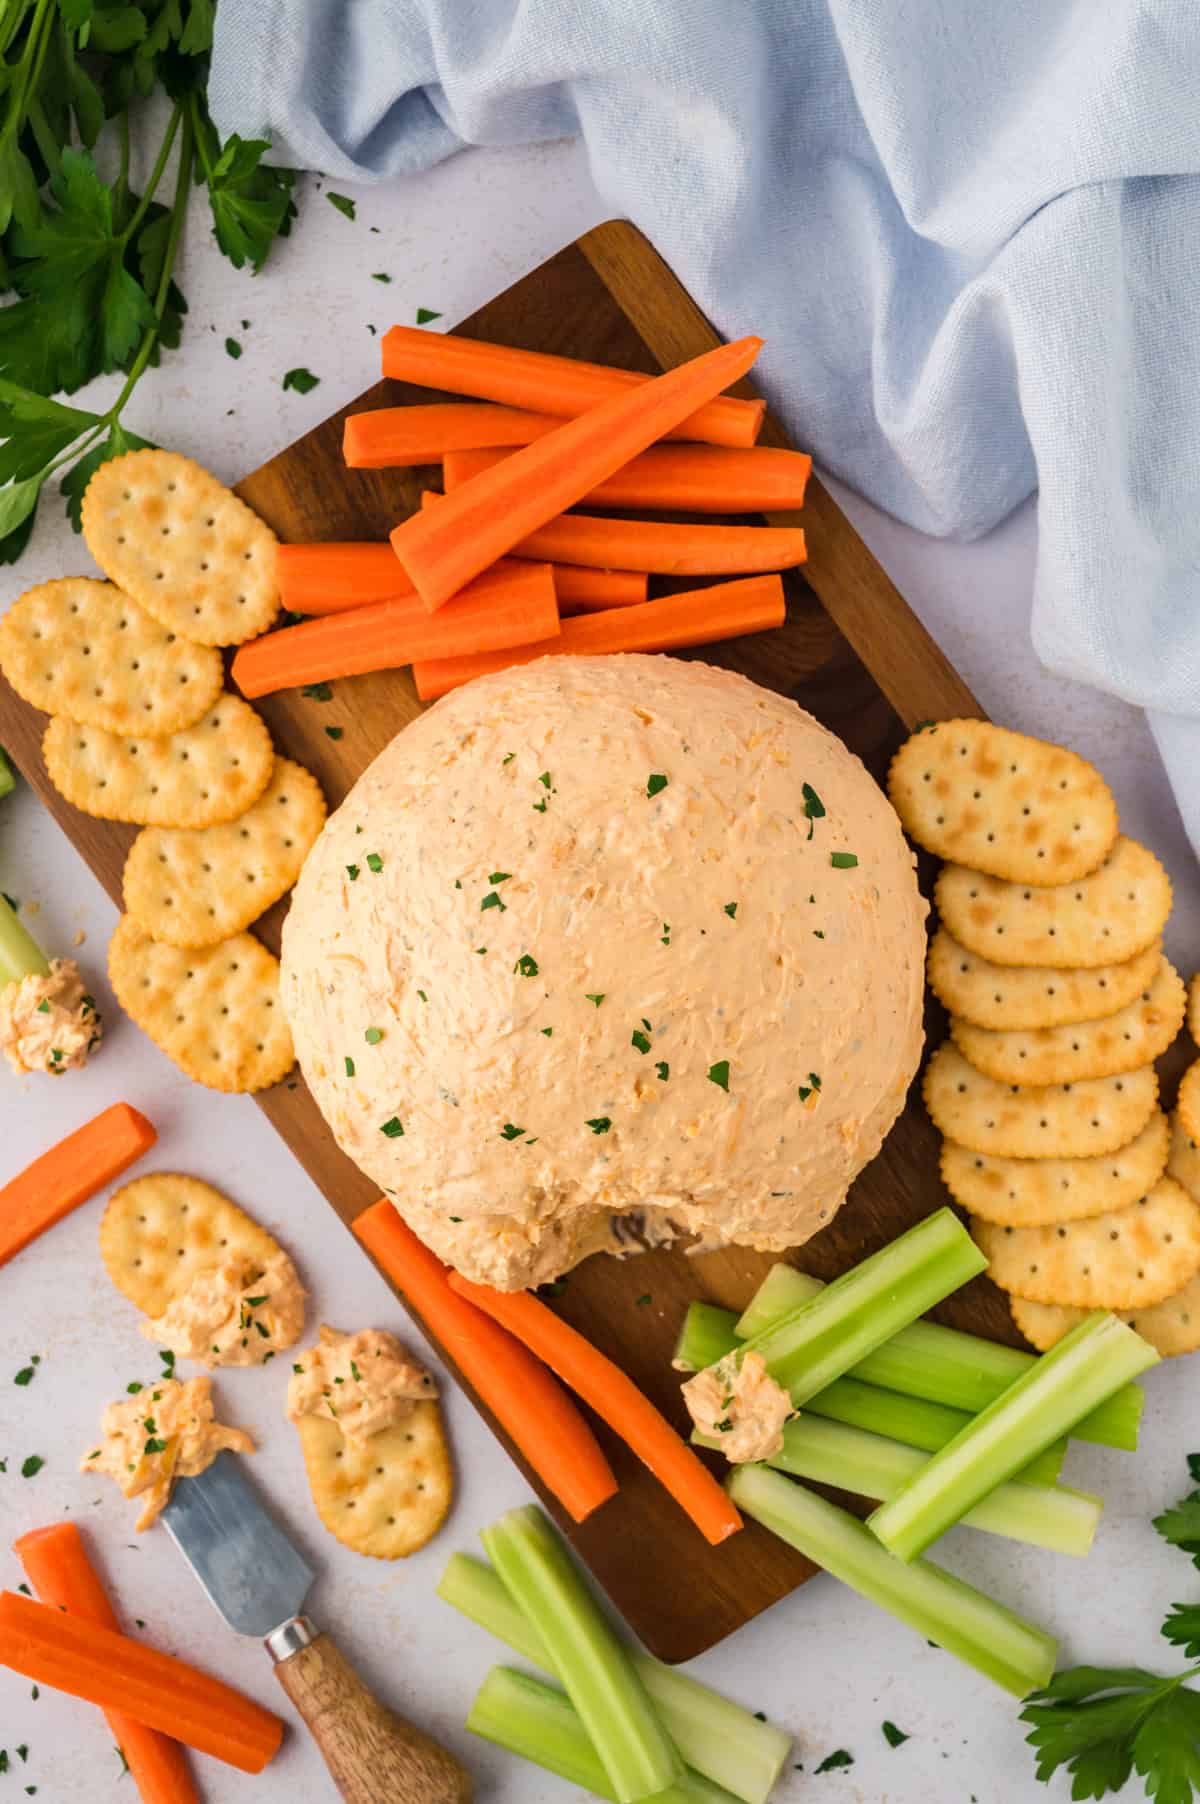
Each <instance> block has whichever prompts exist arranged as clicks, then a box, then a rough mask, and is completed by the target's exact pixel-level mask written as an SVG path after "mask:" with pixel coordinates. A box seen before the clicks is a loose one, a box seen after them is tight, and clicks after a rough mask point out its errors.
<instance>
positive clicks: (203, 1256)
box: [100, 1171, 282, 1316]
mask: <svg viewBox="0 0 1200 1804" xmlns="http://www.w3.org/2000/svg"><path fill="white" fill-rule="evenodd" d="M281 1251H282V1249H281V1247H280V1245H279V1242H278V1241H277V1240H275V1239H274V1237H273V1236H272V1235H270V1234H268V1233H267V1230H266V1229H265V1228H260V1227H259V1225H258V1223H257V1222H256V1221H254V1220H252V1219H251V1217H250V1216H249V1215H247V1214H246V1212H245V1210H244V1209H239V1208H238V1206H237V1204H236V1203H232V1202H230V1200H229V1198H228V1197H227V1196H222V1194H221V1192H220V1191H219V1190H214V1188H213V1186H212V1185H211V1184H206V1183H204V1182H203V1180H202V1179H200V1178H189V1177H185V1176H183V1174H182V1173H180V1172H176V1171H153V1172H150V1173H149V1174H148V1175H147V1176H146V1177H143V1178H134V1179H133V1181H132V1182H131V1183H128V1184H122V1186H121V1188H120V1189H119V1190H115V1191H114V1192H113V1194H112V1196H111V1197H110V1198H109V1200H108V1206H107V1208H106V1209H105V1211H104V1214H103V1216H102V1217H101V1219H100V1257H101V1258H102V1259H103V1261H104V1266H105V1270H106V1271H107V1272H108V1275H109V1277H110V1278H111V1279H112V1281H113V1283H114V1284H115V1285H116V1287H117V1289H118V1290H119V1291H120V1292H121V1295H122V1296H124V1297H128V1298H129V1301H130V1302H131V1303H132V1304H133V1305H134V1307H135V1309H140V1310H142V1312H143V1313H144V1314H145V1315H149V1316H158V1315H162V1313H163V1311H164V1310H165V1309H166V1308H167V1306H168V1305H169V1304H170V1303H173V1302H174V1301H175V1299H176V1298H177V1297H180V1296H182V1295H183V1293H184V1291H186V1290H187V1289H188V1288H189V1287H190V1285H191V1283H192V1280H193V1279H194V1278H195V1277H196V1275H197V1273H199V1272H202V1271H209V1270H211V1268H212V1267H213V1266H215V1265H220V1264H222V1263H223V1262H224V1261H225V1260H227V1259H237V1258H245V1259H246V1260H247V1261H250V1262H252V1263H254V1264H257V1265H259V1266H260V1267H264V1268H265V1266H266V1265H267V1263H268V1262H269V1261H270V1260H271V1259H273V1258H275V1257H276V1256H277V1255H278V1254H279V1253H280V1252H281Z"/></svg>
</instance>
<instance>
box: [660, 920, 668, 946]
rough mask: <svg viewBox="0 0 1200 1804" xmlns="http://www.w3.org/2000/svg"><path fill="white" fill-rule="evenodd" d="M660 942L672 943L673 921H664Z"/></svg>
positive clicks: (662, 943)
mask: <svg viewBox="0 0 1200 1804" xmlns="http://www.w3.org/2000/svg"><path fill="white" fill-rule="evenodd" d="M658 943H659V945H660V946H669V945H670V944H671V923H670V922H669V921H664V922H663V924H662V936H661V938H660V939H659V942H658Z"/></svg>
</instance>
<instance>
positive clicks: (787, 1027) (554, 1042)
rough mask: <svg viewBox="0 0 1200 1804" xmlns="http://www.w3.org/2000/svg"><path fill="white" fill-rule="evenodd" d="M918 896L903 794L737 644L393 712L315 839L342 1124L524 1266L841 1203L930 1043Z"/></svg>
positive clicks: (324, 1032) (489, 1252)
mask: <svg viewBox="0 0 1200 1804" xmlns="http://www.w3.org/2000/svg"><path fill="white" fill-rule="evenodd" d="M925 915H926V905H925V902H924V901H923V899H922V897H921V895H920V892H919V890H918V888H917V881H916V875H915V863H914V858H913V854H912V852H911V851H910V849H909V848H908V846H907V845H906V844H905V840H904V836H903V833H902V832H901V828H900V823H899V821H898V819H897V817H896V815H895V813H894V811H893V810H892V808H891V806H890V805H889V803H888V801H887V798H886V797H885V796H884V794H883V792H882V791H881V790H880V788H879V786H878V785H877V784H876V782H875V781H874V779H873V778H872V777H871V776H870V775H869V773H868V772H867V771H866V770H865V769H864V767H863V766H862V764H861V763H860V762H859V760H858V759H857V758H856V757H855V756H854V755H853V754H852V753H851V752H850V751H849V750H848V749H847V747H846V746H845V745H844V744H843V743H842V742H841V740H839V739H837V738H836V737H835V736H834V735H833V734H832V733H829V732H827V731H826V729H825V728H824V727H822V726H821V725H820V724H819V723H818V722H817V721H816V720H814V719H813V718H812V716H811V715H809V714H806V713H805V712H804V711H803V710H802V709H800V708H798V707H797V706H796V704H795V703H794V702H792V701H790V700H788V699H787V698H786V697H784V696H781V695H776V694H774V693H771V692H769V691H767V690H765V689H762V688H759V687H758V686H757V685H756V684H754V683H751V682H748V681H747V680H746V679H745V678H744V677H740V676H736V675H734V674H733V673H732V672H731V671H727V670H716V669H712V668H710V667H708V666H705V665H703V664H699V663H684V662H681V661H680V660H677V659H675V658H665V657H640V656H633V657H599V658H571V657H563V658H547V659H543V660H541V661H539V662H537V663H533V664H528V665H525V666H523V667H521V668H520V669H516V670H508V671H502V672H499V673H496V674H495V675H492V676H488V677H484V678H481V679H480V680H479V681H478V682H474V683H470V684H467V685H465V686H464V687H463V688H461V689H459V690H457V691H456V692H454V693H453V694H451V695H449V696H447V697H446V698H445V699H444V700H442V701H440V702H438V703H437V705H436V706H435V707H433V708H431V709H429V710H428V711H427V712H426V713H425V714H423V715H421V716H420V717H419V718H418V719H417V720H415V721H413V722H412V723H411V724H410V725H409V726H407V727H406V728H405V729H404V731H403V732H401V733H400V734H398V735H397V737H396V738H395V739H394V740H393V741H392V743H391V744H390V745H389V746H388V747H387V748H386V749H385V750H384V751H383V752H382V753H381V754H380V756H379V757H378V758H377V759H376V760H375V762H374V763H373V764H372V765H371V766H370V768H369V769H368V770H367V771H366V772H365V773H364V774H363V776H362V777H361V778H360V779H359V781H358V783H357V784H356V785H355V786H354V788H353V789H352V790H351V791H350V793H349V795H348V796H347V798H346V800H345V801H344V802H343V804H342V806H341V807H340V808H339V809H338V810H337V812H336V813H335V814H334V815H332V816H331V818H330V819H329V821H328V822H327V823H326V826H325V828H324V831H323V832H322V834H321V836H320V838H319V839H318V841H317V843H316V845H315V846H314V847H313V849H312V851H311V852H310V854H309V856H308V859H307V860H306V862H305V865H304V868H303V871H302V872H301V875H300V880H299V883H298V884H297V886H296V891H295V895H294V898H293V901H292V906H291V910H290V913H289V915H288V919H287V922H286V924H285V927H284V935H283V957H282V975H281V991H280V993H281V998H282V1001H283V1006H284V1008H285V1010H286V1013H287V1017H288V1021H289V1024H290V1026H291V1029H292V1032H293V1035H294V1038H295V1042H296V1051H297V1054H298V1056H299V1059H300V1063H301V1066H302V1067H303V1070H304V1074H305V1077H306V1079H307V1081H308V1084H309V1088H310V1089H311V1091H312V1094H313V1096H314V1098H315V1099H316V1101H317V1103H318V1105H319V1107H320V1109H321V1111H322V1113H323V1114H324V1116H325V1119H326V1121H327V1122H328V1123H329V1125H330V1128H331V1129H332V1132H333V1134H334V1136H335V1138H336V1139H337V1141H338V1143H339V1145H340V1146H341V1147H342V1148H343V1150H344V1151H345V1152H347V1153H348V1154H349V1155H350V1157H351V1158H353V1159H355V1160H356V1161H357V1162H358V1164H359V1165H360V1166H361V1167H362V1169H363V1170H364V1171H366V1172H367V1173H369V1174H370V1176H371V1177H372V1179H373V1180H374V1181H375V1182H376V1183H377V1184H379V1185H380V1186H381V1188H382V1189H384V1190H385V1192H386V1193H387V1194H388V1195H389V1196H391V1197H392V1198H394V1199H395V1201H396V1206H397V1208H398V1209H399V1210H400V1211H401V1213H402V1214H403V1216H404V1218H405V1220H406V1221H407V1222H408V1224H409V1226H410V1227H411V1228H412V1229H413V1230H414V1231H415V1232H416V1233H417V1234H419V1235H420V1236H421V1238H422V1239H423V1240H424V1241H425V1242H426V1244H427V1245H428V1246H430V1247H432V1248H433V1250H434V1251H435V1252H436V1253H437V1254H438V1256H439V1257H440V1258H441V1259H443V1260H444V1261H446V1263H448V1264H450V1265H453V1266H456V1267H457V1268H458V1270H460V1271H462V1272H464V1273H466V1275H467V1276H468V1277H470V1278H473V1279H475V1280H476V1281H478V1282H479V1283H483V1284H490V1285H493V1286H495V1287H497V1288H499V1289H502V1290H519V1289H522V1288H524V1287H527V1286H531V1285H535V1284H540V1283H543V1282H544V1281H546V1280H548V1279H552V1278H555V1277H557V1276H558V1275H559V1274H560V1273H562V1272H564V1271H567V1270H569V1269H570V1268H571V1267H572V1266H573V1265H575V1264H577V1263H578V1262H579V1260H580V1259H582V1258H583V1257H585V1256H586V1255H587V1254H588V1253H590V1252H593V1251H596V1250H598V1249H600V1248H602V1247H603V1248H607V1249H608V1250H609V1251H613V1250H623V1251H628V1250H630V1249H629V1244H628V1242H627V1241H623V1240H621V1239H619V1238H618V1237H616V1236H614V1234H613V1231H612V1224H613V1221H614V1218H621V1217H625V1216H628V1215H630V1214H632V1213H634V1212H638V1213H641V1214H642V1216H643V1218H644V1219H646V1220H648V1221H651V1222H659V1221H661V1222H664V1223H669V1224H671V1226H672V1227H673V1228H674V1229H677V1230H678V1231H679V1232H680V1233H682V1234H685V1235H699V1236H701V1237H702V1238H703V1239H704V1240H705V1241H706V1242H707V1244H710V1245H722V1246H728V1245H731V1244H736V1245H749V1246H754V1247H758V1248H760V1249H763V1250H770V1251H774V1250H781V1249H784V1248H789V1247H794V1246H798V1245H800V1244H801V1243H802V1242H803V1241H805V1240H807V1239H808V1238H809V1237H810V1236H811V1235H812V1234H814V1233H816V1232H817V1231H818V1229H820V1228H821V1227H823V1226H825V1225H826V1224H827V1223H828V1222H829V1220H830V1219H831V1218H832V1216H833V1215H834V1213H835V1212H836V1211H837V1209H838V1208H839V1207H840V1205H841V1203H842V1201H843V1200H844V1198H845V1195H846V1191H847V1188H848V1186H849V1184H850V1183H851V1181H852V1180H853V1179H854V1177H855V1176H856V1175H857V1174H858V1172H859V1171H860V1170H861V1169H862V1167H863V1166H864V1165H865V1164H866V1162H867V1160H868V1159H871V1158H873V1157H874V1156H875V1154H876V1153H877V1152H878V1150H879V1147H880V1145H881V1143H882V1140H883V1137H884V1135H885V1134H886V1133H887V1131H888V1129H889V1128H890V1127H891V1125H892V1123H893V1122H894V1121H895V1119H896V1116H897V1114H898V1113H899V1111H900V1109H901V1107H902V1105H903V1102H904V1097H905V1093H906V1091H907V1089H908V1085H909V1082H910V1080H911V1079H912V1076H913V1074H914V1072H915V1071H916V1068H917V1063H918V1060H919V1057H920V1051H921V1043H922V1025H921V1022H922V1007H923V996H924V961H925V932H924V921H925Z"/></svg>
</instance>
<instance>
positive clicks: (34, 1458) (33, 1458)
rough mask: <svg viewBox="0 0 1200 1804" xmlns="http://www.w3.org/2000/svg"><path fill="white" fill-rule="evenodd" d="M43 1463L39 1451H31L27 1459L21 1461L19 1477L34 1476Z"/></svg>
mask: <svg viewBox="0 0 1200 1804" xmlns="http://www.w3.org/2000/svg"><path fill="white" fill-rule="evenodd" d="M45 1463H46V1462H45V1460H44V1459H43V1458H42V1456H41V1454H40V1453H31V1454H30V1455H29V1457H28V1459H25V1460H22V1462H21V1477H22V1478H36V1477H37V1475H38V1473H39V1472H40V1471H41V1469H42V1467H43V1466H44V1465H45Z"/></svg>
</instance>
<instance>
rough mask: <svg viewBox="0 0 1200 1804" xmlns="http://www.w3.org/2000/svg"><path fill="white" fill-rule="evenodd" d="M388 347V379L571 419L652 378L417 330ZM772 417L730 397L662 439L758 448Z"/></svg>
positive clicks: (386, 339)
mask: <svg viewBox="0 0 1200 1804" xmlns="http://www.w3.org/2000/svg"><path fill="white" fill-rule="evenodd" d="M381 342H382V344H383V373H384V375H385V376H392V377H394V378H396V379H397V380H398V381H401V382H414V383H416V384H418V386H420V387H422V388H444V389H447V390H449V391H450V393H451V394H456V395H479V396H480V397H481V398H482V399H483V400H485V401H501V402H504V403H505V404H506V405H507V406H509V407H525V408H536V409H537V410H538V411H539V412H541V413H553V414H558V415H560V416H562V417H563V418H566V419H571V418H573V417H574V416H575V415H576V414H581V413H586V412H587V411H588V409H589V408H590V407H596V406H598V405H599V403H600V402H601V401H606V400H608V399H609V397H610V396H612V395H615V394H618V393H624V392H626V391H627V390H629V389H631V388H641V387H644V386H645V385H646V383H648V382H650V381H651V380H652V378H651V377H650V376H643V375H642V374H640V372H638V371H635V370H614V369H608V368H607V367H606V366H605V365H604V364H602V363H580V362H577V361H576V360H575V359H574V358H572V357H552V356H550V355H549V354H548V353H547V352H545V351H520V350H517V349H515V348H514V347H512V346H510V345H493V344H486V343H484V342H483V341H482V340H481V339H478V338H460V337H458V335H457V334H454V335H450V334H445V333H440V332H438V333H430V332H422V331H420V330H419V329H418V328H416V327H414V326H393V327H392V329H391V331H390V332H385V333H384V335H383V339H382V341H381ZM765 412H766V404H765V403H764V402H762V401H739V400H736V399H734V397H733V396H731V395H723V396H722V397H721V399H720V400H717V401H707V402H705V403H704V404H703V405H701V406H698V407H697V408H696V410H695V411H694V412H693V413H691V414H689V415H688V416H687V417H686V418H684V419H681V420H677V421H676V422H675V423H674V424H673V425H672V426H671V427H670V428H669V429H668V430H667V431H666V432H664V433H663V434H661V435H660V436H662V437H667V438H683V439H703V440H705V441H706V442H707V443H710V444H714V445H752V444H753V443H754V441H755V439H756V438H757V437H758V434H759V429H760V427H761V426H762V423H763V415H764V414H765Z"/></svg>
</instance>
